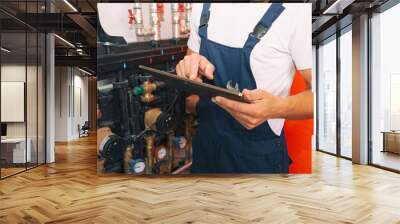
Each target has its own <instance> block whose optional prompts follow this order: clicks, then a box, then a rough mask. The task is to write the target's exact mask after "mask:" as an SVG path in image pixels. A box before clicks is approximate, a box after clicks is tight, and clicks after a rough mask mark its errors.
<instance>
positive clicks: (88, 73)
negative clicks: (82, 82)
mask: <svg viewBox="0 0 400 224" xmlns="http://www.w3.org/2000/svg"><path fill="white" fill-rule="evenodd" d="M78 70H79V71H81V72H83V73H85V74H87V75H89V76H91V75H92V73H90V72H88V71H86V70H83V69H81V68H79V67H78Z"/></svg>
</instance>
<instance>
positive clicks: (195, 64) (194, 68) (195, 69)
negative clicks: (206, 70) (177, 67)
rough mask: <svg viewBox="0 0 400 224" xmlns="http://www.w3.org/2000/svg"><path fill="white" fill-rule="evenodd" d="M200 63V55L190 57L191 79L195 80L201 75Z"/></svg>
mask: <svg viewBox="0 0 400 224" xmlns="http://www.w3.org/2000/svg"><path fill="white" fill-rule="evenodd" d="M199 63H200V58H199V57H190V58H189V64H190V67H189V68H188V69H189V79H191V80H195V79H197V78H198V77H199Z"/></svg>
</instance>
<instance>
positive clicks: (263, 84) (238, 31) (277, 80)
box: [188, 3, 312, 135]
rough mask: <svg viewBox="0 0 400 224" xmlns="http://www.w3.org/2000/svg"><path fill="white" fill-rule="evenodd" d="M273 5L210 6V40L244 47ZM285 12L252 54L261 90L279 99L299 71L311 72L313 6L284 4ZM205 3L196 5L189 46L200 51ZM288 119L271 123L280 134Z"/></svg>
mask: <svg viewBox="0 0 400 224" xmlns="http://www.w3.org/2000/svg"><path fill="white" fill-rule="evenodd" d="M270 5H271V3H213V4H211V7H210V19H209V21H208V30H207V38H208V39H210V40H212V41H214V42H217V43H219V44H222V45H226V46H230V47H238V48H241V47H243V45H244V43H245V42H246V39H247V37H248V35H249V33H251V32H252V31H253V28H254V26H255V25H256V24H257V23H258V22H259V21H260V19H261V18H262V16H263V15H264V13H265V12H266V11H267V9H268V8H269V7H270ZM283 6H284V7H285V10H284V11H283V12H282V14H281V15H280V16H279V17H278V19H276V20H275V22H274V23H273V24H272V27H271V28H270V29H269V31H268V33H267V34H266V35H265V36H264V37H263V38H262V39H261V40H260V41H259V42H258V43H257V45H256V46H255V47H254V49H253V51H252V53H251V55H250V66H251V70H252V72H253V75H254V78H255V80H256V84H257V88H258V89H263V90H265V91H267V92H269V93H271V94H273V95H276V96H282V97H285V96H288V95H289V91H290V87H291V85H292V81H293V77H294V74H295V71H296V68H297V69H298V70H304V69H311V67H312V42H311V39H312V37H311V3H290V4H283ZM202 8H203V4H202V3H195V4H193V6H192V18H191V33H190V37H189V40H188V47H189V48H190V49H191V50H193V51H195V52H199V49H200V42H201V38H200V36H199V34H198V27H199V23H200V17H201V11H202ZM284 122H285V120H284V119H270V120H268V123H269V125H270V127H271V129H272V130H273V131H274V133H275V134H277V135H280V134H281V131H282V128H283V124H284Z"/></svg>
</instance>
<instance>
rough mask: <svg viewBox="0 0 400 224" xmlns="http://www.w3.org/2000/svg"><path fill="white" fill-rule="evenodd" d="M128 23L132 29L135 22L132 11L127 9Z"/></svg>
mask: <svg viewBox="0 0 400 224" xmlns="http://www.w3.org/2000/svg"><path fill="white" fill-rule="evenodd" d="M128 19H129V21H128V23H129V25H130V28H131V29H132V27H133V22H134V21H135V15H133V12H132V9H128Z"/></svg>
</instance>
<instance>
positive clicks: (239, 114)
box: [213, 89, 284, 129]
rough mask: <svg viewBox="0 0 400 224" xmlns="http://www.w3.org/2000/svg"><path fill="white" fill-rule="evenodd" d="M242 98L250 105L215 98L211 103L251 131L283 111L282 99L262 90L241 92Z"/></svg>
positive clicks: (218, 97)
mask: <svg viewBox="0 0 400 224" xmlns="http://www.w3.org/2000/svg"><path fill="white" fill-rule="evenodd" d="M242 93H243V97H244V98H245V99H247V100H249V101H250V102H251V103H241V102H238V101H234V100H229V99H227V98H224V97H220V96H217V97H215V98H213V101H214V102H215V103H216V104H218V105H219V106H221V107H222V108H224V109H225V110H226V111H227V112H228V113H230V114H231V115H232V116H233V117H234V118H235V119H236V120H237V121H238V122H239V123H240V124H242V125H243V126H244V127H245V128H247V129H253V128H255V127H257V126H258V125H260V124H262V123H264V122H265V121H266V120H268V119H272V118H278V117H279V114H281V111H282V110H283V106H284V104H283V98H281V97H278V96H274V95H272V94H270V93H268V92H266V91H264V90H260V89H256V90H247V89H245V90H243V92H242Z"/></svg>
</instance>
